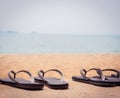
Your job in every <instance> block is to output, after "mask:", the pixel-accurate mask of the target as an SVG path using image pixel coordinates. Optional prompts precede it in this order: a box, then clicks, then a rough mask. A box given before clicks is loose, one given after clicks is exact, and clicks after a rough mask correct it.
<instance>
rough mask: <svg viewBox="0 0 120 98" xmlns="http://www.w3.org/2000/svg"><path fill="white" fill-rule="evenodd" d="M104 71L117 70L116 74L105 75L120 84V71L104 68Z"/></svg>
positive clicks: (113, 70)
mask: <svg viewBox="0 0 120 98" xmlns="http://www.w3.org/2000/svg"><path fill="white" fill-rule="evenodd" d="M102 72H115V73H116V74H112V73H111V75H109V76H108V75H106V76H105V77H106V78H107V79H108V80H110V81H113V82H114V83H115V85H116V86H120V72H119V71H117V70H115V69H103V70H102Z"/></svg>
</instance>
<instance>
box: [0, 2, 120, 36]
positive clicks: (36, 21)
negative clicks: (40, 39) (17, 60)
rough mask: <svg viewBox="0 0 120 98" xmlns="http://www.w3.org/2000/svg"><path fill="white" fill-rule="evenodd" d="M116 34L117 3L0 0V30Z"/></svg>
mask: <svg viewBox="0 0 120 98" xmlns="http://www.w3.org/2000/svg"><path fill="white" fill-rule="evenodd" d="M6 30H13V31H18V32H25V33H28V32H32V31H36V32H39V33H78V34H120V0H0V31H6Z"/></svg>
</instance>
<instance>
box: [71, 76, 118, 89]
mask: <svg viewBox="0 0 120 98" xmlns="http://www.w3.org/2000/svg"><path fill="white" fill-rule="evenodd" d="M72 80H74V81H77V82H82V83H87V84H92V85H96V86H102V87H114V86H116V85H115V83H114V82H110V81H102V80H100V79H97V78H94V80H90V79H85V78H83V77H80V76H73V77H72Z"/></svg>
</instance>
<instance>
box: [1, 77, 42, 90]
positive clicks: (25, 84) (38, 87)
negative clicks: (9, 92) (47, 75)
mask: <svg viewBox="0 0 120 98" xmlns="http://www.w3.org/2000/svg"><path fill="white" fill-rule="evenodd" d="M18 80H21V81H22V82H21V83H15V82H13V81H12V80H10V79H9V78H4V79H0V82H1V84H3V85H8V86H12V87H16V88H21V89H26V90H42V89H43V87H44V85H43V84H40V83H30V82H28V81H26V80H24V79H20V78H19V79H18Z"/></svg>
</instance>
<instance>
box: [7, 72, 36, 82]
mask: <svg viewBox="0 0 120 98" xmlns="http://www.w3.org/2000/svg"><path fill="white" fill-rule="evenodd" d="M21 72H24V73H27V74H28V75H29V77H30V82H31V83H34V81H35V80H34V78H33V76H32V74H31V73H30V72H29V71H26V70H20V71H18V72H14V71H10V72H9V73H8V77H9V78H10V79H11V80H12V81H14V82H16V83H20V82H19V81H17V80H16V75H17V74H18V73H21ZM12 74H13V76H12Z"/></svg>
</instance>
